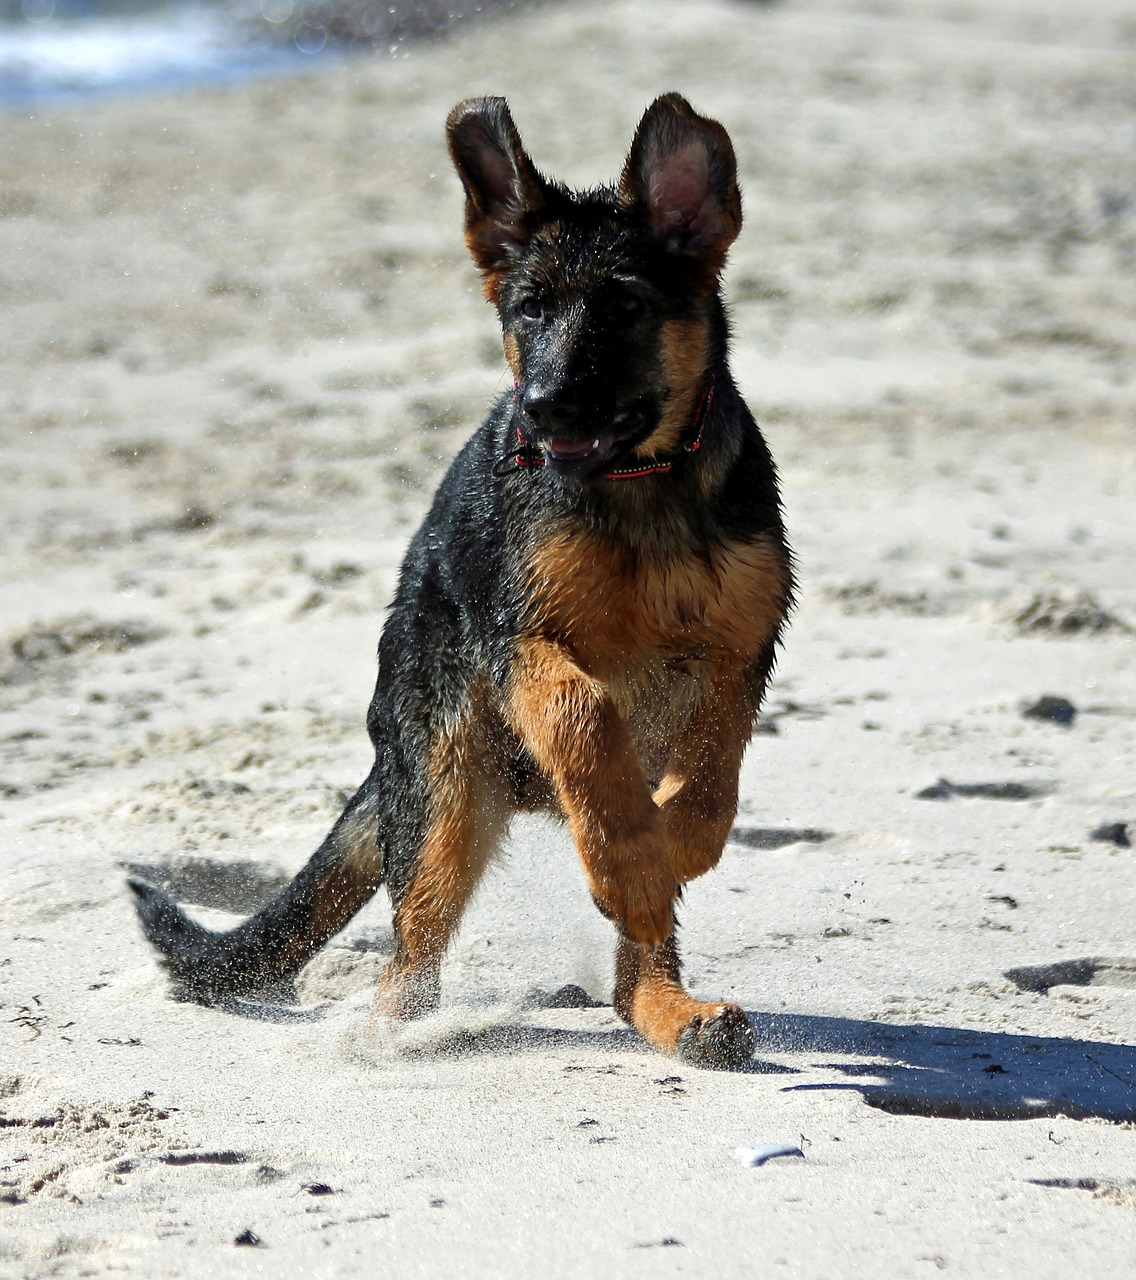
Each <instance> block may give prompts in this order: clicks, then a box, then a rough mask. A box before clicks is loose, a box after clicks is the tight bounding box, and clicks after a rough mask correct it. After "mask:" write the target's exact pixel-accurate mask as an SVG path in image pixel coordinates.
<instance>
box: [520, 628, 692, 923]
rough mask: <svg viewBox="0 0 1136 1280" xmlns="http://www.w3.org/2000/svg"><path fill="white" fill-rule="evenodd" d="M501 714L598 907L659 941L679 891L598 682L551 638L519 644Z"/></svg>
mask: <svg viewBox="0 0 1136 1280" xmlns="http://www.w3.org/2000/svg"><path fill="white" fill-rule="evenodd" d="M508 714H509V718H510V722H511V724H512V726H513V729H514V731H515V732H516V733H517V735H518V737H519V738H520V739H521V741H522V742H524V744H525V746H526V747H527V748H528V750H529V751H530V752H531V754H532V756H533V758H534V759H535V760H536V762H537V764H538V765H539V766H540V767H541V768H542V769H543V770H544V771H545V772H546V773H547V774H548V776H549V777H550V778H551V780H552V784H553V786H554V788H555V790H556V795H557V799H558V801H559V805H560V808H561V811H562V812H563V814H564V816H565V817H566V818H567V819H568V823H569V826H570V827H571V829H572V834H573V836H574V837H575V840H576V847H577V849H578V850H579V852H580V858H581V860H582V862H583V864H584V870H585V872H586V873H587V876H588V882H589V884H590V886H591V890H592V896H593V897H594V898H595V900H596V903H597V904H598V906H599V907H600V909H601V910H603V911H604V912H605V913H606V914H607V915H610V916H613V917H615V918H617V919H619V920H621V921H622V922H623V925H624V928H626V930H627V932H628V934H629V935H630V936H631V937H633V938H635V939H636V940H638V941H641V942H645V943H658V942H662V941H663V940H664V939H665V938H666V937H667V936H668V935H669V933H670V930H671V924H672V918H673V900H674V895H675V891H676V888H677V884H676V882H675V878H674V873H673V871H672V870H671V858H670V854H669V850H668V845H667V834H666V827H665V825H664V823H663V819H662V815H661V814H660V812H659V810H658V808H657V806H656V805H655V804H654V802H653V801H652V799H651V795H650V791H649V789H648V786H647V779H646V776H645V775H644V773H643V768H642V765H641V764H640V763H639V760H638V758H637V756H636V754H635V749H634V744H633V743H632V741H631V735H630V733H629V732H628V729H627V725H626V724H625V722H624V721H623V718H622V717H621V716H620V714H619V711H618V709H617V708H616V706H615V704H614V703H613V702H612V700H611V697H610V696H609V695H608V693H607V691H606V690H605V689H604V687H603V685H602V684H601V683H600V682H599V681H597V680H595V679H593V678H591V677H589V676H588V675H586V674H585V673H584V671H582V670H581V669H580V667H579V666H578V665H577V664H576V663H575V662H574V661H573V660H572V658H571V657H570V656H569V654H568V653H567V652H566V651H565V650H564V649H563V648H562V647H561V646H559V645H557V644H556V643H555V642H549V641H546V640H542V639H539V638H535V637H534V638H532V639H528V640H521V641H520V642H519V643H518V647H517V654H516V658H515V659H514V663H513V669H512V673H511V680H510V689H509V702H508Z"/></svg>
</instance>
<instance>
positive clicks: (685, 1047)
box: [675, 1004, 755, 1071]
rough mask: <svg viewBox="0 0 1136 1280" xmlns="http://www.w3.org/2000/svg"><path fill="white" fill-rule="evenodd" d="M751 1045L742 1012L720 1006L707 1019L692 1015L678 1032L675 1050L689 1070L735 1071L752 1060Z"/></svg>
mask: <svg viewBox="0 0 1136 1280" xmlns="http://www.w3.org/2000/svg"><path fill="white" fill-rule="evenodd" d="M754 1043H755V1040H754V1034H753V1028H752V1027H751V1026H750V1025H749V1019H748V1018H747V1017H746V1015H745V1010H743V1009H741V1008H739V1006H738V1005H736V1004H724V1005H720V1006H719V1008H718V1010H717V1012H716V1013H713V1014H711V1015H710V1017H704V1016H703V1015H701V1014H695V1015H694V1017H693V1018H691V1020H690V1022H689V1023H687V1025H686V1026H685V1027H684V1028H683V1029H682V1031H680V1032H679V1036H678V1042H677V1044H676V1046H675V1047H676V1049H677V1051H678V1056H679V1057H680V1058H681V1059H682V1060H683V1062H689V1063H690V1065H691V1066H694V1067H712V1068H716V1069H717V1070H719V1071H736V1070H737V1069H738V1068H739V1067H744V1066H745V1064H746V1063H747V1062H749V1061H750V1059H751V1058H752V1057H753V1050H754Z"/></svg>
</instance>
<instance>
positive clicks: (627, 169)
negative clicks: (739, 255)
mask: <svg viewBox="0 0 1136 1280" xmlns="http://www.w3.org/2000/svg"><path fill="white" fill-rule="evenodd" d="M619 198H620V200H621V201H623V203H624V204H628V205H633V206H637V207H639V208H641V209H643V210H644V211H645V212H646V215H647V220H648V223H649V225H650V226H651V228H652V230H653V231H654V232H655V233H656V234H657V235H658V236H659V237H660V238H661V239H662V240H663V241H664V242H665V243H666V246H667V248H668V249H671V250H673V251H675V252H679V253H683V254H692V255H695V256H697V257H698V258H700V259H701V260H702V262H703V263H704V265H705V267H706V268H707V271H708V274H709V275H710V276H711V277H715V276H717V273H718V271H719V270H720V269H721V266H722V263H723V261H724V260H725V257H726V250H727V249H729V247H730V245H731V244H733V242H734V240H735V239H736V238H737V234H738V232H739V231H740V230H741V226H742V199H741V193H740V192H739V191H738V169H737V161H736V160H735V159H734V148H733V146H732V144H731V143H730V135H729V134H728V133H727V132H726V131H725V129H723V128H722V126H721V125H720V124H719V123H718V122H717V121H716V120H710V119H707V117H706V116H700V115H699V114H698V112H697V111H695V110H694V108H693V107H692V106H691V105H690V103H689V102H687V100H686V99H685V98H684V97H682V96H681V95H680V94H677V93H668V94H665V95H664V96H663V97H661V98H656V99H655V101H654V102H652V103H651V105H650V106H649V107H648V108H647V111H646V113H645V114H644V116H643V119H642V120H641V121H640V122H639V128H638V129H636V131H635V138H634V140H633V142H632V143H631V151H630V152H629V154H628V156H627V163H626V164H625V165H624V166H623V175H622V177H621V178H620V180H619Z"/></svg>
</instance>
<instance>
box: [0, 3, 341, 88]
mask: <svg viewBox="0 0 1136 1280" xmlns="http://www.w3.org/2000/svg"><path fill="white" fill-rule="evenodd" d="M0 13H3V10H2V9H0ZM266 29H267V24H265V25H264V26H262V27H261V31H262V32H263V31H265V30H266ZM336 56H342V54H341V53H340V52H338V51H336V50H334V49H333V48H331V47H329V46H328V44H327V42H326V39H324V38H321V33H320V32H319V31H316V30H313V31H309V32H307V33H304V35H303V36H300V37H297V38H296V39H294V40H291V41H284V40H280V41H275V42H274V41H273V40H271V39H270V38H265V37H264V36H261V37H260V38H258V32H257V26H256V25H255V24H254V23H253V22H251V21H244V22H242V21H240V20H239V19H237V18H235V17H234V16H232V14H230V13H228V12H226V11H225V10H223V9H221V8H217V7H206V6H204V5H200V4H196V5H195V4H169V5H163V6H159V7H152V8H146V9H142V10H137V9H136V10H133V11H131V10H129V9H127V10H124V9H122V8H121V7H118V6H117V5H114V4H103V3H99V0H85V2H83V0H67V3H66V8H64V7H63V5H62V4H61V3H60V0H22V4H21V5H20V7H19V8H18V9H16V11H15V12H10V11H9V14H8V16H7V18H6V20H5V19H2V18H0V110H13V109H18V108H20V107H24V106H34V105H41V106H42V105H47V104H50V103H53V102H61V101H67V100H75V99H85V98H92V97H104V96H108V95H112V94H124V93H145V92H150V91H154V90H160V89H172V88H178V87H188V86H190V85H195V84H206V83H218V82H224V81H231V80H239V79H247V78H249V77H252V76H258V75H271V74H286V73H289V72H293V71H299V70H303V69H304V68H305V67H308V66H311V64H312V60H313V59H315V58H320V59H325V58H328V57H336Z"/></svg>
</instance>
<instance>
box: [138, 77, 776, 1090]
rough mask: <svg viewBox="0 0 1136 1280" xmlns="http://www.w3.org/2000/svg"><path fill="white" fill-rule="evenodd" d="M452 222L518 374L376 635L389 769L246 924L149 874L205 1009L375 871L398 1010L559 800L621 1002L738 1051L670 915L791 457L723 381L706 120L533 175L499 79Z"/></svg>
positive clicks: (309, 944)
mask: <svg viewBox="0 0 1136 1280" xmlns="http://www.w3.org/2000/svg"><path fill="white" fill-rule="evenodd" d="M447 128H448V138H449V143H450V151H451V155H452V157H453V160H454V164H455V167H456V169H457V172H458V175H459V177H460V179H461V182H462V184H463V187H464V190H465V195H466V219H465V232H466V242H467V244H468V246H469V249H470V252H471V254H472V256H473V258H474V261H475V263H476V264H477V266H478V268H479V269H480V271H481V273H482V278H483V281H484V287H485V294H486V297H487V298H488V300H489V301H490V302H491V303H492V304H493V306H494V307H495V308H496V310H497V312H498V314H499V317H500V321H501V326H502V332H503V343H504V352H505V357H506V360H507V361H508V364H509V367H510V369H511V371H512V374H513V379H514V386H513V388H512V389H511V390H510V391H509V392H507V393H506V394H505V395H503V396H502V397H501V399H500V400H499V401H498V403H497V404H496V405H495V406H494V408H493V409H492V411H491V412H490V414H489V416H488V418H487V419H486V421H485V423H484V424H483V425H482V427H481V428H480V429H479V430H478V431H477V432H476V433H475V434H474V435H473V437H472V438H471V439H470V440H469V442H468V443H467V444H466V446H465V448H464V449H463V450H462V451H461V453H460V454H459V455H458V457H457V458H456V459H455V461H454V463H453V464H452V466H451V467H450V469H449V471H448V473H447V474H446V476H445V478H444V479H443V480H442V483H441V484H440V486H439V488H438V491H437V493H436V494H435V497H434V501H433V504H432V506H431V508H430V511H429V514H428V515H427V517H426V519H425V520H424V522H423V524H422V526H421V528H420V529H419V530H418V532H417V533H416V535H415V536H414V538H413V539H412V541H411V543H410V546H409V548H408V550H407V553H406V558H405V560H404V563H403V566H402V571H401V575H400V578H399V584H398V589H397V592H396V595H395V599H394V603H393V607H392V609H391V613H390V616H389V619H388V621H387V624H386V626H385V628H384V630H383V633H382V637H381V639H380V643H379V672H378V681H377V685H376V688H375V694H374V697H373V699H372V701H371V705H370V709H369V712H368V717H367V727H368V731H369V733H370V737H371V741H372V744H373V746H374V751H375V761H374V766H373V768H372V770H371V772H370V774H369V776H368V777H367V779H366V781H365V782H364V783H363V785H362V787H360V789H359V790H358V792H357V793H356V794H355V796H354V797H353V798H352V800H351V801H350V803H349V804H348V806H347V808H346V810H345V811H344V813H343V815H342V816H341V817H340V819H339V821H338V822H337V823H336V825H335V827H334V828H333V830H332V831H331V833H330V834H329V835H328V837H327V838H326V839H325V841H324V842H323V844H322V845H321V846H320V848H319V849H318V850H317V852H316V853H315V854H314V855H313V857H312V858H311V860H310V861H309V863H308V864H307V866H306V867H305V868H304V869H303V870H302V871H301V872H300V873H299V874H298V875H297V877H296V878H295V880H294V881H293V882H292V883H291V885H289V886H288V887H287V888H286V889H285V890H284V891H283V892H282V893H281V894H280V896H279V897H278V898H277V899H276V900H275V901H273V902H272V903H270V904H269V905H268V906H266V907H265V908H264V909H263V910H262V911H260V912H259V913H257V914H256V915H254V916H252V917H251V918H250V919H248V920H246V921H245V922H244V923H243V924H241V925H240V926H239V927H238V928H236V929H235V930H233V931H231V932H229V933H223V934H218V933H213V932H210V931H208V930H206V929H204V928H202V927H201V926H200V925H198V924H196V923H195V922H193V921H192V920H190V919H189V918H188V917H187V916H185V915H184V913H182V912H181V911H180V909H179V908H177V907H176V906H175V905H174V904H173V903H171V902H170V901H169V900H168V899H167V898H166V897H165V895H164V894H162V893H161V891H160V890H158V889H157V888H155V887H154V886H152V885H149V884H147V883H145V882H144V881H141V880H137V879H135V880H132V881H131V886H132V888H133V889H134V892H135V894H136V895H137V903H138V910H139V914H140V918H141V921H142V926H143V929H144V931H145V933H146V936H147V937H148V938H149V940H150V941H151V942H152V943H153V944H154V945H155V947H156V948H157V949H158V951H159V952H160V953H161V955H162V957H163V960H164V963H165V965H166V966H167V968H168V970H169V971H170V973H171V974H172V975H173V977H174V978H175V979H176V981H177V983H178V984H179V986H180V987H181V988H182V990H183V991H185V992H188V993H189V994H190V995H192V996H194V997H195V998H197V999H200V1000H204V1001H216V1000H223V999H224V998H226V997H230V996H233V995H238V994H242V993H247V992H250V991H253V990H257V989H259V988H263V987H264V986H265V985H266V984H268V983H272V982H276V981H279V980H280V979H283V978H288V977H290V976H293V975H294V974H295V973H297V972H298V971H299V970H300V968H302V966H303V965H304V964H305V963H306V962H307V960H308V959H310V958H311V956H312V955H313V954H314V953H315V951H316V950H318V948H319V947H320V946H322V944H323V943H324V942H326V941H327V939H328V938H329V937H331V936H332V934H334V933H335V932H337V931H338V930H339V929H341V928H342V927H343V926H344V924H346V923H347V921H348V920H349V919H350V918H351V916H352V915H353V914H354V913H355V912H356V911H357V910H358V909H359V908H360V907H361V906H362V905H363V903H364V902H366V901H367V900H368V899H369V898H370V897H371V896H372V895H373V894H374V893H375V892H376V891H377V890H378V888H379V887H380V886H381V885H382V884H385V885H386V886H387V889H388V891H389V893H390V897H391V901H392V904H393V907H394V927H395V951H394V955H393V957H392V959H391V961H390V964H389V966H388V967H387V970H386V972H385V974H384V977H383V979H382V981H381V983H380V986H379V989H378V992H377V994H376V1008H377V1010H378V1011H379V1012H380V1013H381V1014H385V1015H389V1016H393V1017H399V1018H406V1017H413V1016H415V1015H417V1014H421V1013H424V1012H427V1011H429V1010H430V1009H432V1008H433V1007H434V1006H435V1005H436V1003H437V1000H438V998H439V991H440V968H441V961H442V957H443V954H444V952H445V950H446V947H447V945H448V943H449V942H450V940H451V938H452V937H453V934H454V931H455V929H456V928H457V926H458V923H459V921H460V918H461V915H462V911H463V909H464V907H465V905H466V903H467V902H468V900H469V898H470V896H471V894H472V893H473V890H474V888H475V887H476V885H477V883H478V880H479V878H480V876H481V874H482V872H483V871H484V869H485V867H486V865H487V863H488V862H489V860H490V859H491V857H492V856H493V852H494V850H495V848H496V846H497V844H498V842H499V841H500V839H501V837H502V836H503V834H504V832H505V830H506V828H507V826H508V823H509V820H510V818H511V816H512V815H513V814H514V813H516V812H518V811H519V810H534V809H542V810H547V811H549V812H552V813H554V814H557V815H558V816H560V817H562V818H563V819H564V820H566V821H567V823H568V825H569V827H570V829H571V831H572V835H573V838H574V840H575V843H576V847H577V850H578V852H579V855H580V858H581V861H582V864H583V869H584V872H585V874H586V876H587V878H588V882H589V886H590V888H591V891H592V895H593V898H594V899H595V902H596V904H597V906H598V908H599V909H600V910H601V911H602V912H603V913H604V914H605V915H606V916H607V917H608V918H610V919H611V920H612V921H613V923H614V924H615V926H616V928H617V931H618V941H617V956H616V990H615V994H614V1002H615V1006H616V1008H617V1010H618V1011H619V1012H620V1014H621V1015H622V1016H623V1017H624V1018H625V1019H627V1021H629V1022H630V1023H631V1024H632V1025H634V1026H635V1027H636V1028H637V1029H638V1030H639V1031H640V1032H641V1033H642V1034H643V1035H644V1036H645V1037H646V1038H647V1039H648V1040H649V1041H650V1042H652V1043H653V1044H655V1045H656V1046H658V1047H659V1048H661V1049H663V1050H665V1051H668V1052H672V1053H677V1054H679V1055H680V1056H682V1057H684V1058H686V1059H687V1060H689V1061H692V1062H698V1063H702V1064H705V1065H712V1066H736V1065H738V1064H740V1063H742V1062H744V1061H745V1060H746V1059H747V1058H748V1057H749V1055H750V1052H751V1049H752V1032H751V1030H750V1028H749V1024H748V1022H747V1020H746V1018H745V1015H744V1013H743V1012H742V1011H741V1010H740V1009H739V1008H738V1007H737V1006H735V1005H730V1004H723V1003H720V1002H705V1001H698V1000H695V999H693V998H692V997H691V996H690V995H688V994H687V993H686V991H685V990H684V989H683V987H682V984H681V978H680V972H679V957H678V947H677V941H676V937H675V929H676V924H675V905H676V902H677V900H678V897H679V894H680V891H681V886H682V885H683V884H685V883H686V882H687V881H689V880H691V879H693V878H694V877H696V876H698V875H701V874H703V873H704V872H705V871H707V870H709V869H710V868H711V867H713V866H714V865H715V864H716V863H717V861H718V859H719V857H720V856H721V852H722V848H723V845H724V843H725V840H726V837H727V835H728V832H729V829H730V826H731V824H732V821H733V818H734V813H735V810H736V805H737V778H738V770H739V767H740V764H741V759H742V755H743V753H744V751H745V748H746V744H747V742H748V740H749V738H750V735H751V733H752V730H753V725H754V722H755V719H756V716H757V713H758V709H759V706H760V703H761V698H762V695H763V693H764V689H765V684H766V681H767V679H768V676H769V673H770V670H771V668H772V665H773V660H774V652H775V647H776V645H777V643H778V640H779V637H780V634H781V630H782V627H783V624H784V621H785V618H786V615H787V612H788V610H789V607H790V603H791V596H792V577H791V567H790V557H789V553H788V550H787V548H786V543H785V539H784V533H783V530H782V524H781V514H780V504H779V499H778V492H777V483H776V474H775V471H774V467H773V464H772V461H771V459H770V456H769V453H768V451H767V449H766V446H765V442H764V440H763V439H762V436H761V434H760V432H759V430H758V428H757V426H756V424H755V422H754V420H753V418H752V416H751V415H750V413H749V411H748V409H747V408H746V406H745V404H744V403H743V401H742V399H741V397H740V395H739V394H738V391H737V389H736V387H735V385H734V383H733V380H732V378H731V376H730V371H729V366H728V363H727V345H728V337H729V334H728V326H727V320H726V315H725V311H724V309H723V306H722V302H721V297H720V293H719V279H720V273H721V270H722V266H723V263H724V261H725V257H726V252H727V250H728V249H729V246H730V244H731V243H732V242H733V240H734V238H735V237H736V235H737V234H738V231H739V230H740V227H741V201H740V195H739V192H738V187H737V180H736V166H735V161H734V154H733V150H732V147H731V145H730V141H729V138H728V136H727V134H726V132H725V130H724V129H723V128H722V126H721V125H719V124H717V123H716V122H714V121H712V120H709V119H707V118H705V117H703V116H700V115H699V114H697V113H696V112H695V111H694V110H693V108H691V107H690V105H689V104H688V103H687V102H686V101H685V100H684V99H682V98H681V97H679V96H678V95H677V94H668V95H666V96H664V97H662V98H659V99H658V100H656V101H655V102H654V103H653V104H652V105H651V107H650V108H649V109H648V110H647V112H646V114H645V115H644V117H643V119H642V121H641V123H640V125H639V128H638V130H637V132H636V134H635V137H634V140H633V142H632V146H631V149H630V152H629V154H628V156H627V160H626V163H625V165H624V168H623V171H622V174H621V176H620V179H619V181H618V183H617V184H616V185H615V186H613V187H608V188H602V189H600V190H596V191H588V192H582V193H580V192H571V191H569V190H568V189H567V188H565V187H563V186H562V185H560V184H559V183H555V182H552V181H550V180H548V179H546V178H544V177H543V176H542V175H541V174H540V173H539V172H538V171H537V170H536V168H535V167H534V166H533V163H532V161H531V160H530V158H529V157H528V155H527V153H526V152H525V150H524V148H523V146H522V144H521V141H520V137H519V135H518V133H517V130H516V126H515V125H514V123H513V120H512V118H511V116H510V114H509V111H508V108H507V106H506V104H505V102H504V100H503V99H500V98H489V99H477V100H471V101H469V102H465V103H461V104H459V105H458V106H457V107H455V108H454V110H453V112H452V113H451V114H450V117H449V121H448V126H447Z"/></svg>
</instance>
